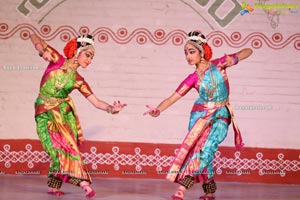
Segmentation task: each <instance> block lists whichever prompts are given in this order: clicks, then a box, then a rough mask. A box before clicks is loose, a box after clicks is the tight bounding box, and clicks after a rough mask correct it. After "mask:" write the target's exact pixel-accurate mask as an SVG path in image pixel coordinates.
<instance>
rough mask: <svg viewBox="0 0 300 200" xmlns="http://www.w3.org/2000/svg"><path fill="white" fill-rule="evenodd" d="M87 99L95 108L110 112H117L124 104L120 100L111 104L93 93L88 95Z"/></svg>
mask: <svg viewBox="0 0 300 200" xmlns="http://www.w3.org/2000/svg"><path fill="white" fill-rule="evenodd" d="M87 100H88V101H89V102H91V104H93V105H94V106H95V107H96V108H98V109H100V110H104V111H106V112H108V113H111V114H117V113H119V112H120V111H121V110H122V109H123V107H125V106H126V104H122V103H121V102H120V101H117V102H114V104H113V105H110V104H108V103H106V102H105V101H102V100H100V99H98V98H97V97H96V96H95V95H94V94H91V95H90V96H88V97H87Z"/></svg>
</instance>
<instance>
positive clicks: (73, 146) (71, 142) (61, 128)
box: [31, 34, 125, 198]
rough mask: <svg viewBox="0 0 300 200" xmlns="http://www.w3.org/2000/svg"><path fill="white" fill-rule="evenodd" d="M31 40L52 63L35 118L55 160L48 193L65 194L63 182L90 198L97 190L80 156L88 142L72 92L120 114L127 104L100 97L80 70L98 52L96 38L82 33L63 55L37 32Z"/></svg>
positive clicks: (47, 148) (48, 69)
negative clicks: (104, 99) (62, 187)
mask: <svg viewBox="0 0 300 200" xmlns="http://www.w3.org/2000/svg"><path fill="white" fill-rule="evenodd" d="M31 41H32V43H33V45H34V47H35V49H36V50H37V51H38V53H39V55H40V56H41V57H42V58H43V59H44V60H46V61H48V62H49V65H48V67H47V68H46V70H45V72H44V74H43V76H42V79H41V83H40V90H39V95H38V97H37V99H36V102H35V120H36V128H37V133H38V136H39V139H40V141H41V143H42V146H43V148H44V149H45V151H46V152H47V154H48V155H49V156H50V158H51V160H52V163H51V165H50V169H49V174H48V186H49V189H48V193H49V194H54V195H57V196H59V195H63V194H64V193H63V192H62V191H61V190H60V188H61V186H62V183H63V182H68V183H71V184H73V185H76V186H81V187H82V188H83V189H84V191H85V193H86V197H88V198H91V197H93V196H94V195H95V194H96V193H95V191H94V190H93V189H92V188H91V187H90V184H91V182H92V180H91V177H90V175H89V174H88V173H87V171H86V169H85V167H84V163H83V160H82V158H81V155H80V151H79V145H80V144H81V143H82V142H83V141H84V138H83V134H82V129H81V127H80V122H79V119H78V115H77V113H76V109H75V106H74V103H73V101H72V99H71V97H70V96H69V94H70V93H71V92H72V91H73V90H74V89H77V90H79V91H80V93H81V94H82V95H83V96H84V97H85V98H86V99H87V100H88V101H89V102H90V103H92V104H93V105H94V106H95V107H96V108H98V109H101V110H103V111H106V112H108V113H111V114H116V113H119V111H121V110H122V108H123V107H124V106H125V104H122V103H121V102H119V101H117V102H114V104H113V105H110V104H108V103H106V102H105V101H102V100H100V99H98V98H97V97H96V96H95V95H94V94H93V92H92V90H91V88H90V87H89V85H88V83H87V82H86V81H85V80H84V79H83V77H82V76H80V74H79V73H78V72H77V69H78V68H79V67H80V66H81V67H82V68H86V67H88V66H89V65H90V63H91V61H92V59H93V57H94V54H95V49H94V39H93V37H92V36H91V35H82V36H79V37H77V38H74V39H72V40H70V41H69V42H68V43H67V45H66V46H65V48H64V54H65V56H66V58H65V57H63V56H62V55H61V54H60V53H58V52H57V51H56V50H55V49H54V48H53V47H51V46H49V45H48V44H47V43H46V42H45V41H44V40H42V39H41V38H40V37H38V36H37V35H36V34H32V35H31Z"/></svg>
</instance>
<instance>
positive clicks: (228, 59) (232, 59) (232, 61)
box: [218, 48, 253, 68]
mask: <svg viewBox="0 0 300 200" xmlns="http://www.w3.org/2000/svg"><path fill="white" fill-rule="evenodd" d="M252 52H253V51H252V49H250V48H245V49H242V50H240V51H238V52H236V53H234V54H231V55H224V56H223V57H222V58H220V59H219V64H218V67H221V68H226V67H231V66H233V65H236V64H237V63H238V62H239V61H241V60H244V59H246V58H248V57H249V56H250V55H251V54H252Z"/></svg>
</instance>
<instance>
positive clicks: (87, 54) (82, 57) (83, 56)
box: [78, 46, 95, 68]
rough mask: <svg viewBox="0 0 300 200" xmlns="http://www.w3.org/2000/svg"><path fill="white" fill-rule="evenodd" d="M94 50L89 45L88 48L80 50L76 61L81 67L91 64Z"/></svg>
mask: <svg viewBox="0 0 300 200" xmlns="http://www.w3.org/2000/svg"><path fill="white" fill-rule="evenodd" d="M94 54H95V50H94V48H93V47H92V46H91V47H90V48H87V49H85V50H82V51H81V52H80V53H79V55H78V63H79V65H80V66H81V67H83V68H86V67H87V66H89V64H91V62H92V60H93V58H94Z"/></svg>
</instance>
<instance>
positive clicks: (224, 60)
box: [218, 54, 236, 68]
mask: <svg viewBox="0 0 300 200" xmlns="http://www.w3.org/2000/svg"><path fill="white" fill-rule="evenodd" d="M235 64H236V62H235V60H234V58H233V57H232V56H228V55H226V54H224V56H223V57H221V58H220V59H219V64H218V67H220V68H226V67H231V66H232V65H235Z"/></svg>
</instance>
